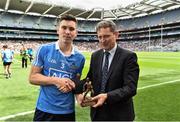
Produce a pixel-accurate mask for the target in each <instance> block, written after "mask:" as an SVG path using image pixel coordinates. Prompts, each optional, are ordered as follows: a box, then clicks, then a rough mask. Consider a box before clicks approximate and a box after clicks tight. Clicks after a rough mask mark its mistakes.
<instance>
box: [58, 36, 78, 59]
mask: <svg viewBox="0 0 180 122" xmlns="http://www.w3.org/2000/svg"><path fill="white" fill-rule="evenodd" d="M55 49H56V50H59V51H60V52H61V53H62V54H63V55H64V53H63V52H62V51H61V49H60V48H59V40H58V41H56V42H55ZM74 54H75V48H74V46H73V45H72V51H71V55H74ZM64 56H65V55H64Z"/></svg>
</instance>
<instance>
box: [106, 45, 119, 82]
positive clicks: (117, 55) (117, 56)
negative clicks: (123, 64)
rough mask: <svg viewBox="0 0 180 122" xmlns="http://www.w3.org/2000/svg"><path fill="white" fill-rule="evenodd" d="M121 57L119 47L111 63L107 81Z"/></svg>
mask: <svg viewBox="0 0 180 122" xmlns="http://www.w3.org/2000/svg"><path fill="white" fill-rule="evenodd" d="M119 56H120V47H119V46H117V49H116V52H115V54H114V57H113V60H112V62H111V65H110V68H109V72H108V76H107V80H108V79H109V77H110V75H111V74H112V72H113V70H114V68H115V67H116V63H117V62H118V61H119Z"/></svg>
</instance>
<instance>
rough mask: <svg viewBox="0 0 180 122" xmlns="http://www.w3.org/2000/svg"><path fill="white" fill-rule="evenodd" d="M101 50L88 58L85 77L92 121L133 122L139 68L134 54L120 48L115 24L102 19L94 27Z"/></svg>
mask: <svg viewBox="0 0 180 122" xmlns="http://www.w3.org/2000/svg"><path fill="white" fill-rule="evenodd" d="M96 31H97V36H98V39H99V43H100V47H101V49H100V50H98V51H96V52H94V53H93V54H92V56H91V61H90V69H89V72H88V75H87V77H88V78H89V79H90V81H91V82H92V85H93V90H94V95H95V97H93V100H95V101H97V103H96V104H95V105H93V106H92V107H91V120H92V121H98V120H100V121H133V120H134V118H135V113H134V105H133V98H132V97H133V96H134V95H136V91H137V83H138V78H139V66H138V63H137V56H136V54H135V53H134V52H131V51H128V50H125V49H123V48H121V47H119V46H118V45H117V43H116V40H117V38H118V36H119V33H118V31H117V28H116V25H115V23H114V22H112V21H108V20H104V21H101V22H99V23H98V24H97V27H96Z"/></svg>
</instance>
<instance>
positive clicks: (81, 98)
mask: <svg viewBox="0 0 180 122" xmlns="http://www.w3.org/2000/svg"><path fill="white" fill-rule="evenodd" d="M79 81H80V80H79ZM58 83H59V84H56V86H57V88H58V89H59V90H60V91H61V92H63V93H67V92H70V91H72V90H74V89H75V86H76V85H75V83H74V82H73V81H72V80H70V79H68V78H61V80H60V82H58ZM106 99H107V94H106V93H101V94H99V95H97V96H94V90H93V86H92V84H91V81H90V80H89V78H86V79H85V83H84V85H83V92H82V94H77V95H76V100H77V102H78V104H79V105H80V106H82V107H87V106H92V107H98V106H101V105H103V104H104V103H105V101H106Z"/></svg>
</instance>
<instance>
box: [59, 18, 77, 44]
mask: <svg viewBox="0 0 180 122" xmlns="http://www.w3.org/2000/svg"><path fill="white" fill-rule="evenodd" d="M76 28H77V27H76V23H75V22H74V21H68V20H62V21H61V22H60V24H59V26H58V27H57V34H58V35H59V40H60V41H63V42H66V43H71V42H72V41H73V40H74V39H75V38H76V36H77V29H76Z"/></svg>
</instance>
